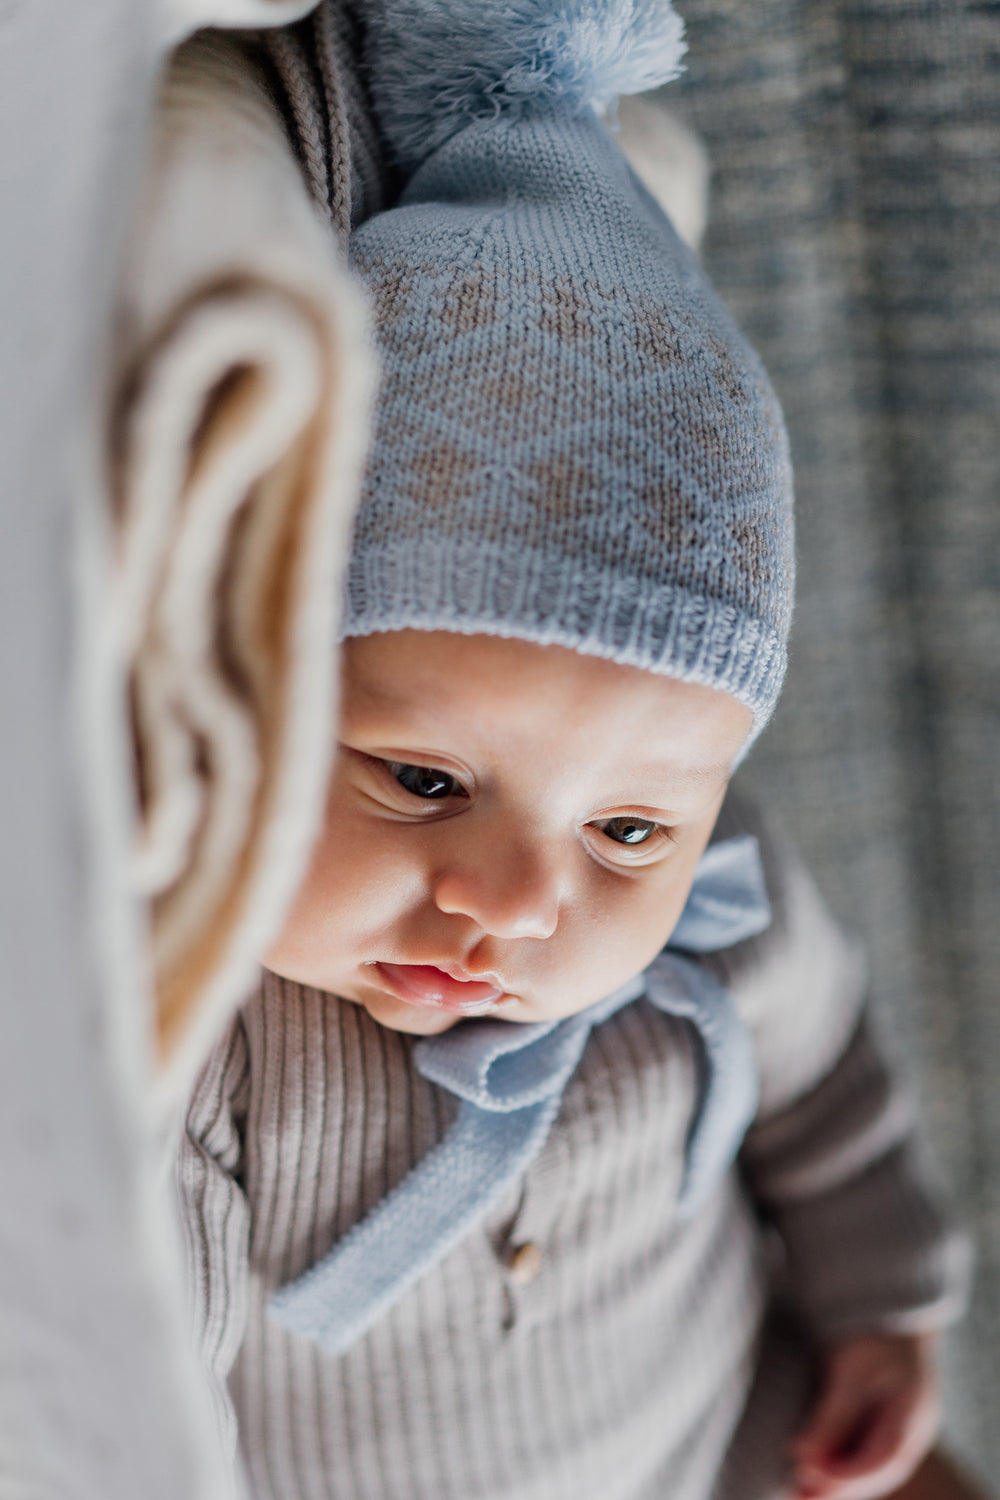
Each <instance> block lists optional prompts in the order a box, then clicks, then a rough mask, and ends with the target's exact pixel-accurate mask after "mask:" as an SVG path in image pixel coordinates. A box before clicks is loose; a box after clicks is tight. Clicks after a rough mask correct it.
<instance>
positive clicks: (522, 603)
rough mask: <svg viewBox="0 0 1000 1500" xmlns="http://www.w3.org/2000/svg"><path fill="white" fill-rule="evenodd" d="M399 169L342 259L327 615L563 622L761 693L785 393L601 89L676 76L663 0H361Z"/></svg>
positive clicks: (748, 696) (782, 508)
mask: <svg viewBox="0 0 1000 1500" xmlns="http://www.w3.org/2000/svg"><path fill="white" fill-rule="evenodd" d="M368 10H369V12H370V13H369V19H368V25H369V44H370V57H369V65H370V77H371V81H372V88H373V92H374V97H375V103H376V108H377V109H378V111H379V113H380V117H381V121H382V125H383V128H384V130H385V132H386V136H387V138H388V140H389V141H390V143H391V146H392V148H393V149H394V150H395V152H396V155H397V158H398V160H399V162H400V164H401V166H402V168H403V170H404V172H405V173H406V174H407V178H406V186H405V188H404V191H403V193H402V196H401V198H400V200H399V203H398V205H397V206H396V207H395V208H394V209H392V210H391V211H389V212H387V213H383V214H379V215H377V216H376V217H375V218H373V219H370V220H369V221H368V222H367V223H365V224H363V225H362V226H361V228H360V229H359V230H357V232H356V233H355V235H354V237H353V240H352V259H353V261H354V264H355V266H356V267H357V269H358V270H359V271H360V272H361V273H362V275H363V276H364V278H365V280H366V281H367V284H368V287H369V289H370V293H371V296H372V299H373V302H374V306H375V314H376V321H377V328H378V336H379V340H380V345H381V356H382V365H383V376H382V388H381V394H380V399H379V403H378V409H377V416H376V430H375V439H374V445H373V449H372V452H371V456H370V460H369V467H368V472H367V477H366V481H365V487H364V496H363V502H362V505H361V509H360V512H359V515H358V518H357V522H356V528H355V534H354V544H353V554H352V558H351V563H350V569H349V575H348V599H347V606H346V616H345V620H344V623H343V635H345V636H351V635H367V634H371V633H373V632H377V631H385V630H396V629H402V628H405V627H412V628H418V629H427V630H440V629H444V630H451V631H458V632H461V633H463V634H472V633H486V634H489V635H501V636H513V637H519V638H521V639H524V640H529V641H537V642H541V643H556V644H559V645H563V646H569V647H572V648H574V649H576V650H578V651H581V652H585V653H589V654H593V655H596V656H603V657H608V658H611V659H612V660H614V661H618V662H622V663H626V664H629V665H633V666H638V667H643V668H647V669H648V670H650V671H653V672H659V673H664V674H666V675H669V676H672V677H677V678H681V679H683V680H685V681H688V682H697V683H703V684H705V685H707V686H710V687H714V688H720V689H723V690H724V691H726V692H728V693H731V694H733V695H734V696H735V697H736V698H738V699H740V700H741V701H742V702H744V703H745V704H747V705H748V706H749V707H750V708H751V709H752V711H753V714H754V733H756V732H758V731H759V729H760V728H761V727H762V725H763V724H764V723H765V722H766V720H767V718H768V716H769V714H770V712H771V710H772V708H773V706H774V703H775V700H776V698H777V695H778V692H779V689H780V686H781V681H782V677H783V675H784V670H785V661H786V639H787V634H788V626H789V617H790V612H791V601H792V578H793V560H792V524H791V505H792V497H791V476H790V470H789V462H788V453H787V444H786V439H785V433H784V428H783V424H782V419H781V413H780V410H779V407H778V404H777V400H776V398H775V396H774V393H773V392H772V390H771V387H770V385H769V383H768V381H767V377H766V375H765V374H764V371H763V369H762V368H761V365H760V363H759V361H758V359H757V357H756V355H755V354H754V353H753V352H752V350H751V349H750V348H749V347H748V346H747V344H746V342H745V341H744V339H743V338H742V337H741V335H740V334H739V332H738V331H737V329H736V327H735V326H734V324H733V322H732V320H731V318H730V317H729V315H728V314H727V312H726V311H725V309H724V308H723V307H722V305H721V303H720V302H719V301H718V299H717V298H716V296H715V295H714V293H713V292H712V290H711V288H710V287H709V286H708V284H707V282H706V280H705V278H704V276H703V274H702V272H701V270H700V269H699V267H698V264H697V262H696V261H695V259H694V257H693V256H692V255H691V254H690V252H689V251H688V250H687V249H686V247H685V246H684V245H683V244H682V243H681V241H680V240H679V239H678V237H677V235H676V234H675V233H674V230H673V228H672V226H671V224H670V222H669V221H668V219H667V218H666V217H665V215H664V214H663V213H662V211H661V210H660V209H659V207H658V206H657V205H656V203H655V202H654V201H653V199H652V198H651V197H650V195H649V194H648V193H647V192H646V191H645V189H644V188H643V187H642V186H641V185H640V183H639V182H638V180H637V178H636V177H635V176H634V174H633V173H632V171H631V169H630V168H629V167H628V165H627V164H626V162H625V159H624V157H623V156H622V154H621V152H620V151H619V150H618V148H617V146H616V145H615V143H614V140H613V139H612V137H611V135H610V134H609V132H608V129H607V128H606V126H605V125H604V124H603V122H602V121H601V120H600V118H599V117H598V115H597V113H596V110H595V108H594V106H595V104H598V103H600V102H603V101H606V100H607V99H609V98H610V97H612V96H614V95H616V94H618V93H619V92H621V93H635V92H638V91H640V90H643V89H648V88H651V87H653V86H654V85H656V84H659V83H662V82H664V81H665V80H667V79H669V78H671V77H673V76H675V75H676V73H677V71H678V65H679V60H680V57H681V56H682V53H683V50H684V44H683V41H682V27H681V22H680V21H679V19H678V17H677V16H676V15H675V13H674V12H673V10H672V9H671V7H670V5H669V4H668V3H667V0H369V7H368Z"/></svg>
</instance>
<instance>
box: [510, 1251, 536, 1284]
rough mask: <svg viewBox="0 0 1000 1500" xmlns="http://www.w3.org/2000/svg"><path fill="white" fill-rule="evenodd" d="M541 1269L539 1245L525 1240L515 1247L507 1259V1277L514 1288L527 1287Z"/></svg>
mask: <svg viewBox="0 0 1000 1500" xmlns="http://www.w3.org/2000/svg"><path fill="white" fill-rule="evenodd" d="M541 1269H542V1251H541V1247H540V1246H539V1245H536V1244H535V1243H534V1242H533V1241H532V1240H527V1241H526V1242H525V1243H524V1244H523V1245H515V1246H514V1248H513V1249H512V1250H511V1252H510V1254H509V1255H508V1257H507V1275H508V1276H509V1277H510V1279H511V1281H512V1282H513V1283H514V1285H515V1286H527V1285H528V1283H529V1282H530V1281H534V1279H535V1277H536V1276H537V1275H538V1273H539V1271H540V1270H541Z"/></svg>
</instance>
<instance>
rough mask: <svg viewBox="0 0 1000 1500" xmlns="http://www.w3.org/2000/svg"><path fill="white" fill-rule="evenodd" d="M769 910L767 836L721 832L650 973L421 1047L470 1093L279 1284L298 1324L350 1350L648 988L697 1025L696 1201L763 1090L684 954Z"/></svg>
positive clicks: (517, 1154)
mask: <svg viewBox="0 0 1000 1500" xmlns="http://www.w3.org/2000/svg"><path fill="white" fill-rule="evenodd" d="M770 920H771V911H770V907H769V905H768V901H767V893H766V890H765V887H764V875H763V870H762V869H761V864H760V854H759V851H758V848H757V841H756V839H754V838H752V837H749V836H745V837H742V838H734V839H727V840H725V841H723V842H720V843H718V844H713V845H711V846H710V847H709V848H708V849H707V850H706V851H705V853H704V855H703V856H702V858H701V860H700V862H699V865H698V870H697V873H696V875H695V879H694V883H693V885H692V888H691V893H690V895H689V897H688V901H687V904H686V906H685V908H684V911H683V912H682V913H681V917H680V920H679V921H678V923H677V926H676V927H675V928H674V931H673V933H672V935H671V938H670V942H669V943H668V944H667V947H666V948H665V949H664V950H663V952H662V953H661V954H660V955H659V956H658V957H657V958H656V959H655V960H654V962H653V963H652V964H651V965H650V967H649V968H648V969H647V970H646V971H645V973H643V974H639V975H637V976H636V978H634V979H632V980H630V981H629V982H628V984H625V985H623V986H622V987H621V988H620V989H618V990H616V991H615V993H614V994H613V995H609V996H608V997H607V998H606V999H604V1000H600V1001H598V1002H597V1004H596V1005H591V1006H589V1007H588V1009H587V1010H584V1011H580V1012H579V1013H578V1014H577V1015H574V1016H569V1017H567V1018H566V1019H565V1020H561V1021H548V1022H542V1023H539V1024H537V1025H515V1024H513V1023H511V1022H509V1021H495V1020H481V1021H470V1022H465V1023H464V1024H463V1025H461V1026H456V1027H454V1028H453V1029H452V1030H450V1031H446V1032H444V1033H443V1034H442V1035H440V1036H436V1037H429V1038H426V1039H425V1040H424V1041H422V1042H419V1043H418V1044H417V1046H416V1047H415V1048H414V1051H413V1057H414V1062H415V1064H416V1067H417V1069H418V1071H419V1072H420V1073H422V1074H423V1076H424V1077H425V1078H428V1079H430V1080H431V1081H432V1082H433V1083H437V1084H439V1085H440V1086H441V1087H442V1088H445V1089H448V1090H449V1091H450V1092H451V1093H453V1094H456V1095H457V1096H458V1098H459V1099H460V1100H461V1101H462V1103H461V1106H460V1108H459V1111H458V1115H457V1118H456V1119H455V1121H454V1123H453V1124H452V1126H451V1128H450V1130H449V1131H448V1133H447V1134H446V1135H445V1137H444V1139H443V1140H442V1141H441V1142H440V1143H439V1144H438V1145H437V1146H435V1147H434V1149H433V1150H431V1151H429V1152H428V1153H427V1155H426V1156H425V1157H424V1159H423V1160H422V1161H421V1162H419V1163H418V1165H417V1166H416V1167H415V1168H414V1169H413V1171H412V1172H411V1173H410V1174H409V1176H408V1177H407V1178H406V1179H405V1180H404V1181H403V1182H402V1183H400V1185H399V1186H398V1187H396V1188H395V1189H394V1190H393V1191H392V1192H390V1193H388V1194H387V1195H386V1197H385V1198H383V1199H382V1201H381V1203H379V1204H377V1205H376V1207H375V1208H374V1209H372V1211H371V1212H370V1213H369V1214H368V1215H367V1216H366V1217H365V1218H364V1219H362V1220H360V1222H359V1223H357V1224H355V1226H354V1227H353V1228H352V1229H351V1230H350V1231H349V1232H348V1233H347V1234H346V1235H345V1236H344V1237H343V1239H342V1240H340V1242H339V1243H338V1244H336V1245H334V1247H333V1249H332V1250H330V1251H329V1253H328V1254H327V1255H325V1256H324V1257H323V1258H322V1259H321V1260H320V1261H318V1262H317V1263H316V1265H314V1266H313V1267H311V1269H310V1270H308V1271H305V1272H304V1273H303V1274H302V1275H301V1276H298V1277H296V1279H295V1280H294V1281H289V1282H287V1283H286V1284H285V1285H284V1286H283V1287H280V1288H279V1289H278V1290H277V1291H276V1292H274V1293H273V1294H272V1296H271V1297H270V1299H269V1304H268V1305H269V1308H270V1311H271V1312H272V1313H273V1315H274V1316H275V1318H276V1319H277V1320H278V1322H280V1323H281V1324H283V1325H284V1327H285V1328H288V1329H290V1330H291V1331H293V1332H295V1333H300V1334H305V1335H306V1336H308V1337H310V1338H312V1339H314V1340H315V1341H316V1342H317V1343H319V1344H321V1345H322V1346H323V1347H324V1348H325V1349H327V1350H329V1351H330V1352H332V1353H334V1354H342V1353H343V1352H344V1350H346V1349H348V1348H349V1347H350V1346H351V1344H353V1343H354V1342H355V1340H356V1339H358V1338H360V1336H361V1335H362V1334H363V1333H365V1332H366V1330H367V1329H369V1328H370V1327H371V1326H372V1324H373V1323H375V1322H376V1321H377V1320H378V1319H379V1318H380V1317H381V1316H382V1315H383V1313H385V1312H386V1311H388V1309H389V1308H390V1307H391V1306H392V1305H393V1304H394V1303H395V1302H396V1301H398V1299H399V1298H400V1297H401V1296H402V1295H403V1293H404V1292H405V1291H407V1289H408V1288H409V1287H411V1286H412V1285H413V1284H414V1282H416V1281H417V1280H419V1278H420V1277H422V1276H423V1275H424V1274H425V1273H426V1272H427V1271H428V1270H430V1268H431V1267H432V1266H433V1265H434V1264H435V1263H436V1262H437V1261H439V1260H440V1259H441V1258H442V1256H444V1255H445V1254H447V1252H448V1251H449V1250H451V1249H452V1248H453V1246H455V1245H456V1244H458V1242H459V1241H460V1240H461V1239H463V1238H464V1236H465V1235H467V1234H468V1233H469V1231H470V1230H472V1229H473V1228H474V1227H475V1226H476V1224H478V1223H479V1222H481V1221H482V1219H483V1217H484V1216H485V1215H486V1214H487V1213H488V1212H489V1210H490V1209H491V1208H492V1207H493V1206H494V1204H496V1203H498V1202H499V1201H500V1200H501V1199H502V1198H503V1197H504V1195H505V1194H506V1193H507V1191H508V1190H509V1189H510V1188H511V1187H512V1186H513V1184H514V1183H515V1182H516V1181H517V1179H518V1178H519V1177H521V1176H522V1174H523V1173H524V1172H525V1171H526V1169H527V1168H528V1166H529V1165H530V1163H531V1162H532V1161H533V1160H534V1158H535V1157H536V1156H537V1155H538V1152H539V1151H540V1150H541V1148H542V1145H543V1143H544V1141H545V1138H546V1136H547V1135H548V1133H549V1130H550V1128H551V1126H552V1122H553V1120H554V1119H555V1117H556V1114H557V1112H558V1110H559V1105H560V1103H561V1101H562V1095H563V1090H564V1089H565V1087H566V1084H567V1083H568V1081H569V1079H570V1077H571V1075H572V1073H573V1071H574V1069H575V1068H576V1066H577V1063H578V1062H579V1060H580V1056H581V1054H582V1052H583V1049H584V1046H585V1045H586V1042H587V1038H588V1036H589V1035H590V1032H591V1029H592V1028H593V1027H594V1026H598V1025H600V1023H601V1022H602V1021H605V1020H607V1019H608V1017H609V1016H612V1015H614V1013H615V1011H617V1010H620V1009H621V1007H622V1006H623V1005H627V1004H628V1003H629V1002H630V1001H632V1000H635V999H637V998H638V997H639V996H640V995H645V997H646V998H647V999H648V1000H649V1001H650V1002H651V1003H652V1004H653V1005H655V1006H656V1007H657V1008H658V1009H659V1010H662V1011H664V1012H665V1013H666V1014H668V1015H672V1016H681V1017H684V1018H685V1019H687V1020H689V1021H690V1022H691V1023H692V1025H693V1026H694V1028H695V1030H696V1032H697V1034H698V1036H699V1039H700V1041H701V1045H702V1069H701V1078H700V1088H699V1094H698V1103H697V1106H696V1109H695V1112H694V1116H693V1119H692V1122H691V1126H690V1129H689V1131H688V1138H687V1142H686V1150H685V1163H684V1176H683V1179H682V1184H681V1191H680V1197H679V1201H678V1212H679V1213H681V1214H690V1213H692V1212H693V1211H694V1209H695V1208H696V1207H697V1206H698V1204H699V1203H700V1202H702V1201H703V1199H704V1197H705V1195H706V1194H707V1193H708V1192H709V1191H710V1190H711V1188H712V1187H713V1186H714V1184H715V1183H716V1182H717V1181H718V1180H719V1178H720V1177H721V1176H722V1174H723V1173H724V1172H725V1171H726V1169H727V1167H728V1166H729V1164H730V1162H731V1161H732V1159H733V1157H734V1155H735V1153H736V1151H737V1149H738V1148H739V1144H740V1141H741V1140H742V1138H743V1135H744V1132H745V1131H746V1128H747V1125H748V1124H749V1123H750V1120H751V1119H752V1118H753V1113H754V1110H755V1108H756V1104H757V1069H756V1064H755V1061H754V1056H753V1051H752V1046H751V1042H750V1037H749V1033H748V1032H747V1029H746V1027H745V1025H744V1024H743V1022H742V1020H741V1019H740V1017H739V1015H738V1014H737V1011H736V1008H735V1006H734V1005H733V1002H732V999H731V997H730V995H729V992H728V990H726V989H724V988H723V986H722V985H721V984H720V983H719V982H718V980H716V979H715V978H714V977H713V976H712V975H711V974H710V973H709V972H708V970H707V969H705V968H703V967H702V966H701V965H699V964H698V963H697V962H696V961H694V960H693V959H691V958H688V957H685V954H686V953H710V952H714V951H715V950H717V949H720V948H729V947H732V945H733V944H734V943H738V942H740V941H742V939H744V938H747V937H752V936H754V935H756V934H757V933H759V932H763V931H764V929H765V928H766V927H767V926H768V924H769V923H770Z"/></svg>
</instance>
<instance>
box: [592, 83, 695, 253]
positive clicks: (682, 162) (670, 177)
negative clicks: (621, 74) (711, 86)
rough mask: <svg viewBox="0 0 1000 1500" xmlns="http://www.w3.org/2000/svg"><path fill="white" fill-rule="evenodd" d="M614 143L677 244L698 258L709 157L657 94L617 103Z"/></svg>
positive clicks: (638, 95)
mask: <svg viewBox="0 0 1000 1500" xmlns="http://www.w3.org/2000/svg"><path fill="white" fill-rule="evenodd" d="M617 121H618V128H617V129H616V130H615V140H616V141H617V142H618V145H619V146H620V147H621V149H622V151H623V152H624V154H625V156H626V157H627V159H628V162H629V165H630V166H631V168H632V170H633V171H634V172H635V174H636V176H637V177H638V178H639V179H640V180H641V181H642V183H643V184H644V186H645V187H646V188H648V190H649V191H650V192H651V193H652V195H653V197H654V198H655V199H656V201H657V203H658V204H659V205H660V207H661V208H662V209H663V211H664V213H665V214H666V216H667V218H668V219H669V220H670V222H671V223H672V224H673V226H674V228H675V229H676V231H677V233H678V235H679V236H680V238H681V239H682V240H683V241H684V243H685V244H686V245H687V246H688V247H689V249H691V250H694V251H695V252H697V250H698V247H699V246H700V244H701V241H702V237H703V236H704V233H705V225H706V223H707V221H708V179H709V165H708V155H707V153H706V151H705V147H704V145H703V144H702V141H701V138H700V137H699V136H697V135H695V133H694V131H693V130H691V129H690V128H689V127H688V126H687V125H685V124H684V123H683V121H681V120H679V119H678V118H677V116H676V115H675V114H672V113H671V111H670V110H669V109H667V108H666V107H665V106H664V105H663V104H661V102H660V99H659V96H658V95H657V94H656V93H651V94H632V95H630V96H629V97H627V98H623V99H620V100H619V101H618V108H617Z"/></svg>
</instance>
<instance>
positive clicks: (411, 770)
mask: <svg viewBox="0 0 1000 1500" xmlns="http://www.w3.org/2000/svg"><path fill="white" fill-rule="evenodd" d="M385 765H386V769H387V770H388V772H389V774H390V776H393V777H395V779H396V780H397V781H398V782H399V784H400V786H401V787H402V788H403V790H404V791H406V792H410V793H411V794H412V795H413V796H414V797H422V798H424V800H425V801H429V800H432V799H440V798H444V797H464V796H465V795H466V792H465V788H464V787H463V786H462V784H461V783H460V782H459V781H456V779H455V777H454V776H452V775H450V774H449V772H447V771H438V770H436V769H435V768H434V767H433V766H411V765H407V764H406V762H404V761H399V760H387V761H386V762H385Z"/></svg>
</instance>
